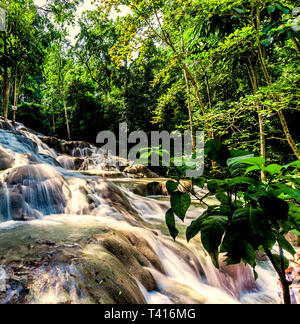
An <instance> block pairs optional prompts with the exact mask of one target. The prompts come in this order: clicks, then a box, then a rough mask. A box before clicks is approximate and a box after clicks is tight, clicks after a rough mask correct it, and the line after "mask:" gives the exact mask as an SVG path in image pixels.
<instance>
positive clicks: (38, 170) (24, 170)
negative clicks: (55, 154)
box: [7, 164, 63, 185]
mask: <svg viewBox="0 0 300 324" xmlns="http://www.w3.org/2000/svg"><path fill="white" fill-rule="evenodd" d="M53 178H56V179H58V180H60V181H61V182H63V178H62V176H61V175H60V174H59V173H57V172H56V171H55V169H54V168H52V167H51V166H48V165H43V164H38V165H26V166H21V167H18V168H15V169H12V170H11V171H10V172H9V174H8V176H7V183H8V185H16V184H23V183H24V181H36V182H37V183H38V182H41V181H45V180H49V179H53Z"/></svg>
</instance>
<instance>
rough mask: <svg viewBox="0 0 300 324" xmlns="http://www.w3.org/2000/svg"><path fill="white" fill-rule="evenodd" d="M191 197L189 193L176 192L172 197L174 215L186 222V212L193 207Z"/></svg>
mask: <svg viewBox="0 0 300 324" xmlns="http://www.w3.org/2000/svg"><path fill="white" fill-rule="evenodd" d="M191 203H192V201H191V197H190V195H189V194H188V193H182V192H179V191H177V192H174V193H172V195H171V206H172V209H173V211H174V213H175V214H176V215H177V216H178V217H179V218H180V219H181V220H182V221H184V219H185V215H186V212H187V211H188V209H189V208H190V206H191Z"/></svg>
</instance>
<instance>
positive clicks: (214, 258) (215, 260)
mask: <svg viewBox="0 0 300 324" xmlns="http://www.w3.org/2000/svg"><path fill="white" fill-rule="evenodd" d="M209 256H210V258H211V261H212V263H213V265H214V266H215V267H216V268H217V269H219V268H220V264H219V251H218V250H216V251H214V252H212V253H210V254H209Z"/></svg>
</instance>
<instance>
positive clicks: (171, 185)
mask: <svg viewBox="0 0 300 324" xmlns="http://www.w3.org/2000/svg"><path fill="white" fill-rule="evenodd" d="M178 186H179V183H178V182H174V181H171V180H169V181H167V183H166V188H167V190H168V192H169V193H170V194H171V193H173V192H174V191H175V190H176V189H177V188H178Z"/></svg>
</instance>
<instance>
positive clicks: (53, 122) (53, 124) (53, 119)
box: [52, 108, 56, 136]
mask: <svg viewBox="0 0 300 324" xmlns="http://www.w3.org/2000/svg"><path fill="white" fill-rule="evenodd" d="M52 127H53V128H52V129H53V136H55V134H56V125H55V114H54V108H53V109H52Z"/></svg>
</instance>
